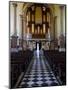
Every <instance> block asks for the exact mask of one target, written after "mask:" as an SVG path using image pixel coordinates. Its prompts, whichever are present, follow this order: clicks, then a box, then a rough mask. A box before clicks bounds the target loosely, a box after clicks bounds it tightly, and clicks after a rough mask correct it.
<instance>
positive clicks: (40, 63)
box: [19, 50, 59, 88]
mask: <svg viewBox="0 0 68 90" xmlns="http://www.w3.org/2000/svg"><path fill="white" fill-rule="evenodd" d="M58 85H59V82H58V81H57V79H56V77H55V76H54V74H53V72H52V71H51V69H50V66H49V64H48V62H47V61H46V59H45V58H44V56H43V52H42V51H41V50H40V51H39V50H38V51H35V52H34V57H33V60H32V61H31V63H30V65H29V67H28V70H27V72H26V74H25V75H24V77H23V78H22V80H21V83H20V85H19V87H23V88H26V87H27V88H28V87H43V86H58Z"/></svg>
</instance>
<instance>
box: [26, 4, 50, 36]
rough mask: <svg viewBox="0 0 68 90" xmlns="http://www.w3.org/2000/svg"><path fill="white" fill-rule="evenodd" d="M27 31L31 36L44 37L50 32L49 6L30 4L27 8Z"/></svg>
mask: <svg viewBox="0 0 68 90" xmlns="http://www.w3.org/2000/svg"><path fill="white" fill-rule="evenodd" d="M26 15H27V33H30V34H32V38H45V37H46V33H49V32H50V8H48V7H46V6H43V5H42V4H41V5H38V4H37V5H36V4H34V5H32V6H30V7H28V9H27V13H26Z"/></svg>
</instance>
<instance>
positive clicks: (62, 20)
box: [59, 5, 65, 48]
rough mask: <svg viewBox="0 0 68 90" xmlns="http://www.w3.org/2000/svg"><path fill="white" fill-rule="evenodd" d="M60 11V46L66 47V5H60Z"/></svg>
mask: <svg viewBox="0 0 68 90" xmlns="http://www.w3.org/2000/svg"><path fill="white" fill-rule="evenodd" d="M60 11H61V17H60V18H61V33H60V37H59V42H60V48H65V37H64V36H65V6H64V5H61V6H60Z"/></svg>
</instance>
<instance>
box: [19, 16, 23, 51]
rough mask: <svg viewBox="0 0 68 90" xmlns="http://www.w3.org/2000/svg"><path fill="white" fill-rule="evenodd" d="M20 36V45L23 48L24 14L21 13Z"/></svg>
mask: <svg viewBox="0 0 68 90" xmlns="http://www.w3.org/2000/svg"><path fill="white" fill-rule="evenodd" d="M20 27H21V29H20V38H19V47H20V50H22V47H23V15H20Z"/></svg>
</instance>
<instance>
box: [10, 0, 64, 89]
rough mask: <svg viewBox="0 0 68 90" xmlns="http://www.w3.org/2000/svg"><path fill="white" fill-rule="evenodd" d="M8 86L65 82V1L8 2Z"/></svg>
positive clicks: (16, 86)
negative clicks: (50, 2) (48, 2)
mask: <svg viewBox="0 0 68 90" xmlns="http://www.w3.org/2000/svg"><path fill="white" fill-rule="evenodd" d="M9 18H10V21H9V26H10V36H9V38H10V40H9V41H10V45H9V46H10V82H9V83H10V88H32V87H46V86H62V85H66V5H65V4H47V3H32V2H16V1H10V2H9Z"/></svg>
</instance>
